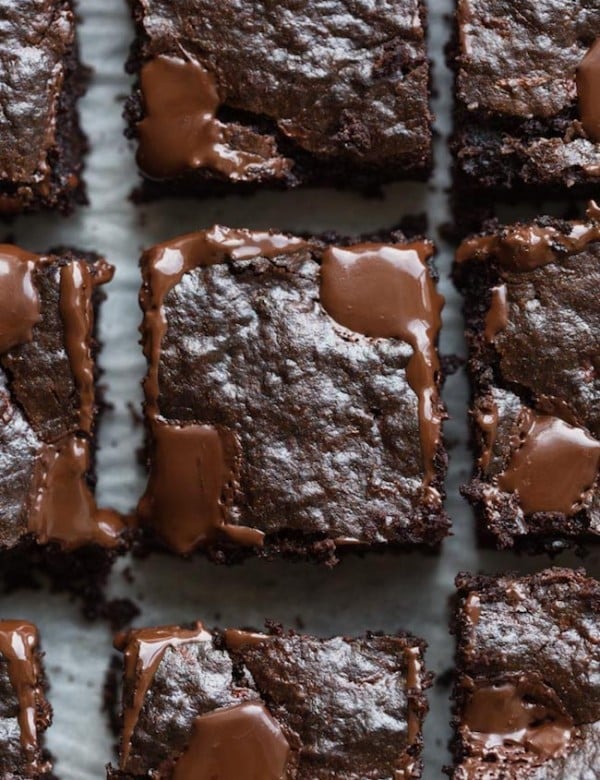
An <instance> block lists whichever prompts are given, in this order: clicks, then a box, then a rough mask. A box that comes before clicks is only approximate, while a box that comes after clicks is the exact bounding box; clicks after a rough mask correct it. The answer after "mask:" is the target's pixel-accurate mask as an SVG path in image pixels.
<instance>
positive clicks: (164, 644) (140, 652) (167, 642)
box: [115, 623, 212, 770]
mask: <svg viewBox="0 0 600 780" xmlns="http://www.w3.org/2000/svg"><path fill="white" fill-rule="evenodd" d="M210 641H212V638H211V635H210V634H209V633H208V632H207V631H205V629H204V626H203V625H202V624H201V623H197V624H196V627H195V628H193V629H184V628H180V627H178V626H163V627H160V628H142V629H138V630H133V631H129V632H127V633H126V634H122V635H121V636H119V637H117V638H116V640H115V646H116V647H117V649H119V650H122V651H123V654H124V657H125V683H126V685H127V686H128V691H129V700H130V703H129V704H126V705H125V706H124V709H123V739H122V743H121V762H120V766H121V769H122V770H126V768H127V761H128V760H129V753H130V750H131V740H132V738H133V734H134V731H135V727H136V725H137V722H138V718H139V715H140V712H141V711H142V707H143V706H144V699H145V697H146V692H147V690H148V688H149V687H150V685H151V684H152V680H153V678H154V675H155V673H156V670H157V669H158V666H159V664H160V662H161V660H162V657H163V655H164V654H165V651H166V650H167V648H169V647H179V646H180V645H184V644H187V643H189V642H210Z"/></svg>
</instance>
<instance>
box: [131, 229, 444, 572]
mask: <svg viewBox="0 0 600 780" xmlns="http://www.w3.org/2000/svg"><path fill="white" fill-rule="evenodd" d="M432 253H433V246H432V245H431V244H430V243H429V242H427V241H423V240H417V241H411V242H408V241H406V240H405V239H403V237H401V236H399V235H396V236H395V237H393V238H390V241H389V243H375V242H363V243H360V244H354V245H353V244H348V245H340V246H333V245H327V244H324V243H323V242H322V241H319V240H318V239H316V238H315V239H302V238H298V237H294V236H289V235H284V234H278V233H274V232H256V231H254V232H253V231H248V230H233V229H228V228H223V227H214V228H212V229H211V230H208V231H201V232H198V233H193V234H190V235H187V236H183V237H181V238H179V239H175V240H173V241H170V242H166V243H165V244H162V245H159V246H157V247H154V248H152V249H151V250H149V251H148V252H146V253H145V255H144V257H143V259H142V273H143V277H144V283H143V287H142V293H141V302H142V309H143V312H144V321H143V325H142V334H143V342H144V349H145V354H146V356H147V358H148V373H147V376H146V380H145V385H144V387H145V397H146V421H147V426H148V460H149V468H150V475H149V480H148V487H147V490H146V493H145V495H144V497H143V498H142V500H141V501H140V504H139V507H138V515H139V518H140V520H141V524H142V526H143V527H144V528H145V529H146V531H147V532H148V533H149V536H150V537H151V538H153V539H154V540H158V541H159V542H160V543H161V544H162V545H166V546H167V547H168V548H170V549H172V550H174V551H176V552H178V553H180V554H189V553H191V552H193V551H194V550H196V549H204V550H207V551H208V552H209V554H211V555H212V556H213V557H215V558H217V559H218V560H226V561H231V560H235V559H236V558H237V557H240V556H242V555H246V554H248V553H251V552H254V553H258V554H260V555H264V556H270V555H274V554H291V555H295V556H301V557H303V556H315V557H317V558H321V559H326V560H329V561H330V562H333V561H335V554H336V550H338V549H350V548H358V549H360V548H363V549H368V548H373V547H378V546H379V547H381V546H384V545H396V546H398V545H403V546H414V545H425V546H428V547H434V548H435V547H436V546H437V545H438V544H439V542H440V541H441V539H442V538H443V537H444V536H445V535H446V533H447V530H448V520H447V517H446V515H445V513H444V510H443V505H442V500H443V495H444V492H443V490H444V488H443V484H444V475H445V468H446V454H445V449H444V445H443V441H442V433H441V427H442V421H443V419H444V418H445V408H444V406H443V403H442V401H441V399H440V389H441V383H442V374H441V367H440V363H439V358H438V355H437V351H436V344H437V336H438V332H439V327H440V312H441V307H442V304H443V299H442V298H441V296H439V294H438V293H437V291H436V288H435V282H434V275H433V271H432V269H431V267H430V265H429V261H430V258H431V255H432ZM199 474H200V476H201V478H199V476H198V475H199Z"/></svg>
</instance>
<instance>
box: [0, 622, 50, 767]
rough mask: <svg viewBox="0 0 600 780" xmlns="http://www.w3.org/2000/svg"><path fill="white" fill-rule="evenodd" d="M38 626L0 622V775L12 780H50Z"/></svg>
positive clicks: (47, 718) (47, 710)
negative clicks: (40, 779) (43, 779)
mask: <svg viewBox="0 0 600 780" xmlns="http://www.w3.org/2000/svg"><path fill="white" fill-rule="evenodd" d="M42 657H43V654H42V653H41V651H40V641H39V635H38V630H37V628H36V627H35V626H34V625H33V624H32V623H28V622H26V621H23V620H0V699H1V701H2V711H1V713H0V774H1V775H2V777H10V778H13V779H14V780H31V778H38V777H49V776H50V775H51V773H52V761H51V759H50V755H49V753H48V751H47V750H46V749H45V746H44V732H45V731H46V729H47V728H48V726H50V724H51V722H52V708H51V706H50V704H49V703H48V701H47V699H46V689H47V687H48V685H47V682H46V677H45V673H44V668H43V665H42Z"/></svg>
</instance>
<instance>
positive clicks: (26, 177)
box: [0, 0, 88, 217]
mask: <svg viewBox="0 0 600 780" xmlns="http://www.w3.org/2000/svg"><path fill="white" fill-rule="evenodd" d="M73 5H74V3H73V2H72V0H0V217H2V216H13V215H16V214H19V213H21V212H24V211H34V210H37V209H41V208H44V209H52V210H54V211H60V212H62V213H65V214H66V213H69V212H70V211H72V209H73V207H74V206H75V205H76V204H77V203H82V202H85V200H86V198H85V188H84V185H83V181H82V168H83V155H84V153H85V150H86V139H85V136H84V135H83V133H82V132H81V129H80V127H79V116H78V112H77V101H78V100H79V98H80V97H81V95H82V94H83V92H84V91H85V88H86V85H87V79H88V71H87V69H86V68H85V67H83V66H82V64H81V62H80V60H79V52H78V47H77V34H76V20H75V14H74V10H73Z"/></svg>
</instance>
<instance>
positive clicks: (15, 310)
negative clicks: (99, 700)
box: [0, 244, 123, 565]
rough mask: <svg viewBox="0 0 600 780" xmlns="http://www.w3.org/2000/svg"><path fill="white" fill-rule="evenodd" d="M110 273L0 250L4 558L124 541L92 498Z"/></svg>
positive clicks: (86, 258) (79, 259) (104, 267)
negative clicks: (102, 323)
mask: <svg viewBox="0 0 600 780" xmlns="http://www.w3.org/2000/svg"><path fill="white" fill-rule="evenodd" d="M112 274H113V268H112V266H110V265H108V263H106V262H105V261H104V260H102V259H100V258H98V257H97V256H95V255H83V254H81V253H78V252H74V251H71V250H57V251H56V252H54V253H49V254H47V255H35V254H32V253H30V252H26V251H24V250H22V249H19V248H18V247H16V246H13V245H8V244H4V245H0V551H2V552H5V553H6V552H10V551H14V550H19V551H20V550H22V549H24V548H31V549H34V550H35V549H38V548H41V547H43V546H45V545H50V546H51V548H52V549H54V550H60V551H64V552H65V553H69V552H71V551H75V550H80V549H83V548H85V547H92V548H99V549H101V550H106V551H111V550H115V549H117V548H118V547H119V545H120V544H121V534H122V531H123V522H122V520H121V519H120V517H119V516H118V515H117V514H116V513H114V512H111V511H109V510H101V509H98V507H97V506H96V503H95V501H94V497H93V486H94V481H95V480H94V468H93V465H94V464H93V455H94V432H95V418H96V413H97V410H98V402H97V398H96V393H95V372H96V367H95V353H96V349H97V342H96V340H95V321H96V316H95V315H96V311H97V309H98V306H99V303H100V300H101V298H102V297H103V296H102V293H101V292H100V291H99V285H102V284H104V283H106V282H107V281H109V280H110V279H111V277H112ZM101 557H103V556H101ZM63 565H64V564H63Z"/></svg>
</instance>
